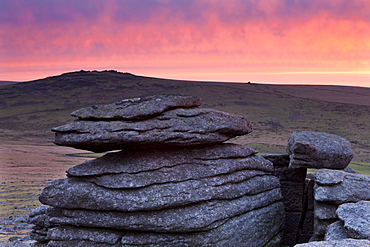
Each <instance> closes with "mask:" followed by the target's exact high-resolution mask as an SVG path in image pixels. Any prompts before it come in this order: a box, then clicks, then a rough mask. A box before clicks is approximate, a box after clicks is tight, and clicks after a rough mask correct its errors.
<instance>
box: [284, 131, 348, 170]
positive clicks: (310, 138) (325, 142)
mask: <svg viewBox="0 0 370 247" xmlns="http://www.w3.org/2000/svg"><path fill="white" fill-rule="evenodd" d="M287 152H288V154H289V155H290V166H291V167H309V168H329V169H344V168H345V167H346V166H347V165H348V164H349V162H350V161H351V160H352V157H353V151H352V149H351V144H350V142H349V141H347V140H346V139H344V138H342V137H340V136H337V135H333V134H326V133H319V132H311V131H296V132H293V133H292V135H291V136H290V138H289V141H288V147H287Z"/></svg>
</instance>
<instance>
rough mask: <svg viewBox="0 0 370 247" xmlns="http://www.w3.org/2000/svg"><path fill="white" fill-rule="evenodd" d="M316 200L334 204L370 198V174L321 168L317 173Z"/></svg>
mask: <svg viewBox="0 0 370 247" xmlns="http://www.w3.org/2000/svg"><path fill="white" fill-rule="evenodd" d="M315 200H316V201H319V202H332V203H334V204H342V203H346V202H358V201H362V200H370V176H368V175H364V174H359V173H348V172H344V171H339V170H338V171H337V170H328V169H320V170H318V171H317V173H316V185H315Z"/></svg>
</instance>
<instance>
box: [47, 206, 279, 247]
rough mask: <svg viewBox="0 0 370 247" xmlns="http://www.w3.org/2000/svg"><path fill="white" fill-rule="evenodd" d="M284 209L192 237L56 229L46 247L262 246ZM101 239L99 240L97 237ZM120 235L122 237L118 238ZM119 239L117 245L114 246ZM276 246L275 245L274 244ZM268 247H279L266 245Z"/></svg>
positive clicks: (229, 222) (239, 219)
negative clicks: (102, 245)
mask: <svg viewBox="0 0 370 247" xmlns="http://www.w3.org/2000/svg"><path fill="white" fill-rule="evenodd" d="M284 217H285V213H284V205H283V204H282V203H281V202H276V203H273V204H270V205H268V206H266V207H263V208H259V209H256V210H253V211H250V212H247V213H245V214H241V215H238V216H236V217H233V218H231V219H229V220H227V221H226V222H224V224H222V225H220V226H219V227H217V228H215V229H212V230H209V231H200V232H192V233H155V232H142V231H137V232H135V231H124V230H121V231H110V232H108V233H107V234H105V233H104V232H101V231H100V230H101V228H100V229H97V228H82V229H80V228H78V227H72V226H68V227H66V226H59V227H56V228H55V229H53V230H52V231H51V232H50V233H49V234H48V237H49V238H50V239H51V241H50V242H49V244H48V246H101V245H100V244H102V242H103V241H104V242H105V243H103V244H106V245H105V246H122V247H123V246H145V247H154V246H163V247H173V246H206V247H207V246H208V247H211V246H212V247H221V246H222V247H223V246H265V245H266V244H268V243H271V241H272V240H274V239H275V238H276V237H277V236H279V234H280V233H281V232H282V229H283V225H284ZM101 234H103V235H102V239H100V235H101ZM121 234H122V235H121ZM119 238H120V242H119V243H116V242H115V241H117V239H119ZM276 242H279V241H276ZM268 246H279V244H278V243H276V245H271V244H270V245H268Z"/></svg>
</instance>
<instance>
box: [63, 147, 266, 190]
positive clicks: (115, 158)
mask: <svg viewBox="0 0 370 247" xmlns="http://www.w3.org/2000/svg"><path fill="white" fill-rule="evenodd" d="M255 152H256V151H255V150H253V149H251V148H248V147H245V146H241V145H235V144H220V145H216V146H210V147H204V148H200V149H194V148H182V149H171V150H163V149H162V150H161V149H159V150H153V149H151V150H147V151H121V152H116V153H109V154H106V155H104V156H103V157H101V158H98V159H94V160H89V161H86V162H84V163H82V164H80V165H77V166H75V167H72V168H70V169H69V170H68V171H67V174H68V177H80V178H81V179H83V180H84V181H89V182H93V183H95V184H97V185H99V186H102V187H106V188H139V187H145V186H148V185H151V184H161V183H162V184H163V183H168V182H181V181H185V180H189V179H200V178H204V177H212V176H216V175H222V174H228V173H232V172H235V171H240V170H251V171H250V173H251V174H252V173H253V174H255V175H264V174H266V173H267V172H272V170H273V167H272V163H271V162H269V161H267V160H265V159H263V158H262V157H260V156H257V155H253V154H254V153H255Z"/></svg>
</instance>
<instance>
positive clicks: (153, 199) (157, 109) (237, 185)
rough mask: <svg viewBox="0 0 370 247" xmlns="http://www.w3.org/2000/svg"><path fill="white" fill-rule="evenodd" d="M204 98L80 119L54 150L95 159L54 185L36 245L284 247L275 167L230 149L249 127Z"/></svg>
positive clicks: (138, 103) (40, 215) (39, 219)
mask: <svg viewBox="0 0 370 247" xmlns="http://www.w3.org/2000/svg"><path fill="white" fill-rule="evenodd" d="M199 104H200V100H199V98H195V97H189V96H172V95H171V96H158V97H146V98H135V99H129V100H124V101H121V102H117V103H115V104H111V105H106V106H94V107H91V108H85V109H81V110H78V111H75V112H74V113H73V114H72V115H74V116H76V117H78V118H79V120H76V121H74V122H72V123H71V124H68V125H64V126H61V127H57V128H54V129H53V131H55V132H56V139H55V143H56V144H58V145H66V146H72V147H75V148H81V149H86V150H92V151H95V152H102V151H109V150H117V149H118V150H121V151H118V152H111V153H108V154H106V155H104V156H102V157H101V158H98V159H95V160H90V161H87V162H84V163H82V164H80V165H77V166H75V167H72V168H70V169H69V170H68V171H67V176H68V178H66V179H60V180H56V181H53V182H52V183H50V184H49V185H48V186H47V187H46V188H45V189H44V190H43V191H42V193H41V195H40V201H41V202H42V203H44V204H46V205H49V206H50V207H47V208H43V209H42V210H41V209H39V210H36V212H34V213H33V215H32V217H31V221H32V222H33V223H34V224H36V227H35V230H34V232H33V233H32V234H33V235H32V236H33V238H34V239H36V240H39V241H41V242H43V243H45V245H46V246H264V245H268V246H279V244H280V239H281V235H282V231H283V227H284V219H285V212H284V204H283V203H282V201H281V200H282V196H281V191H280V183H279V179H278V178H277V177H276V176H273V175H272V172H273V164H272V163H271V162H270V161H268V160H266V159H264V158H263V157H261V156H258V155H255V154H256V151H255V150H253V149H251V148H248V147H245V146H241V145H236V144H230V143H228V144H226V143H223V142H224V141H226V140H228V139H230V138H232V137H235V136H237V135H243V134H248V133H249V132H251V131H252V128H251V125H250V123H249V121H248V120H247V119H245V118H243V117H241V116H236V115H232V114H228V113H224V112H220V111H215V110H211V109H199V108H196V107H197V106H199Z"/></svg>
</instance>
